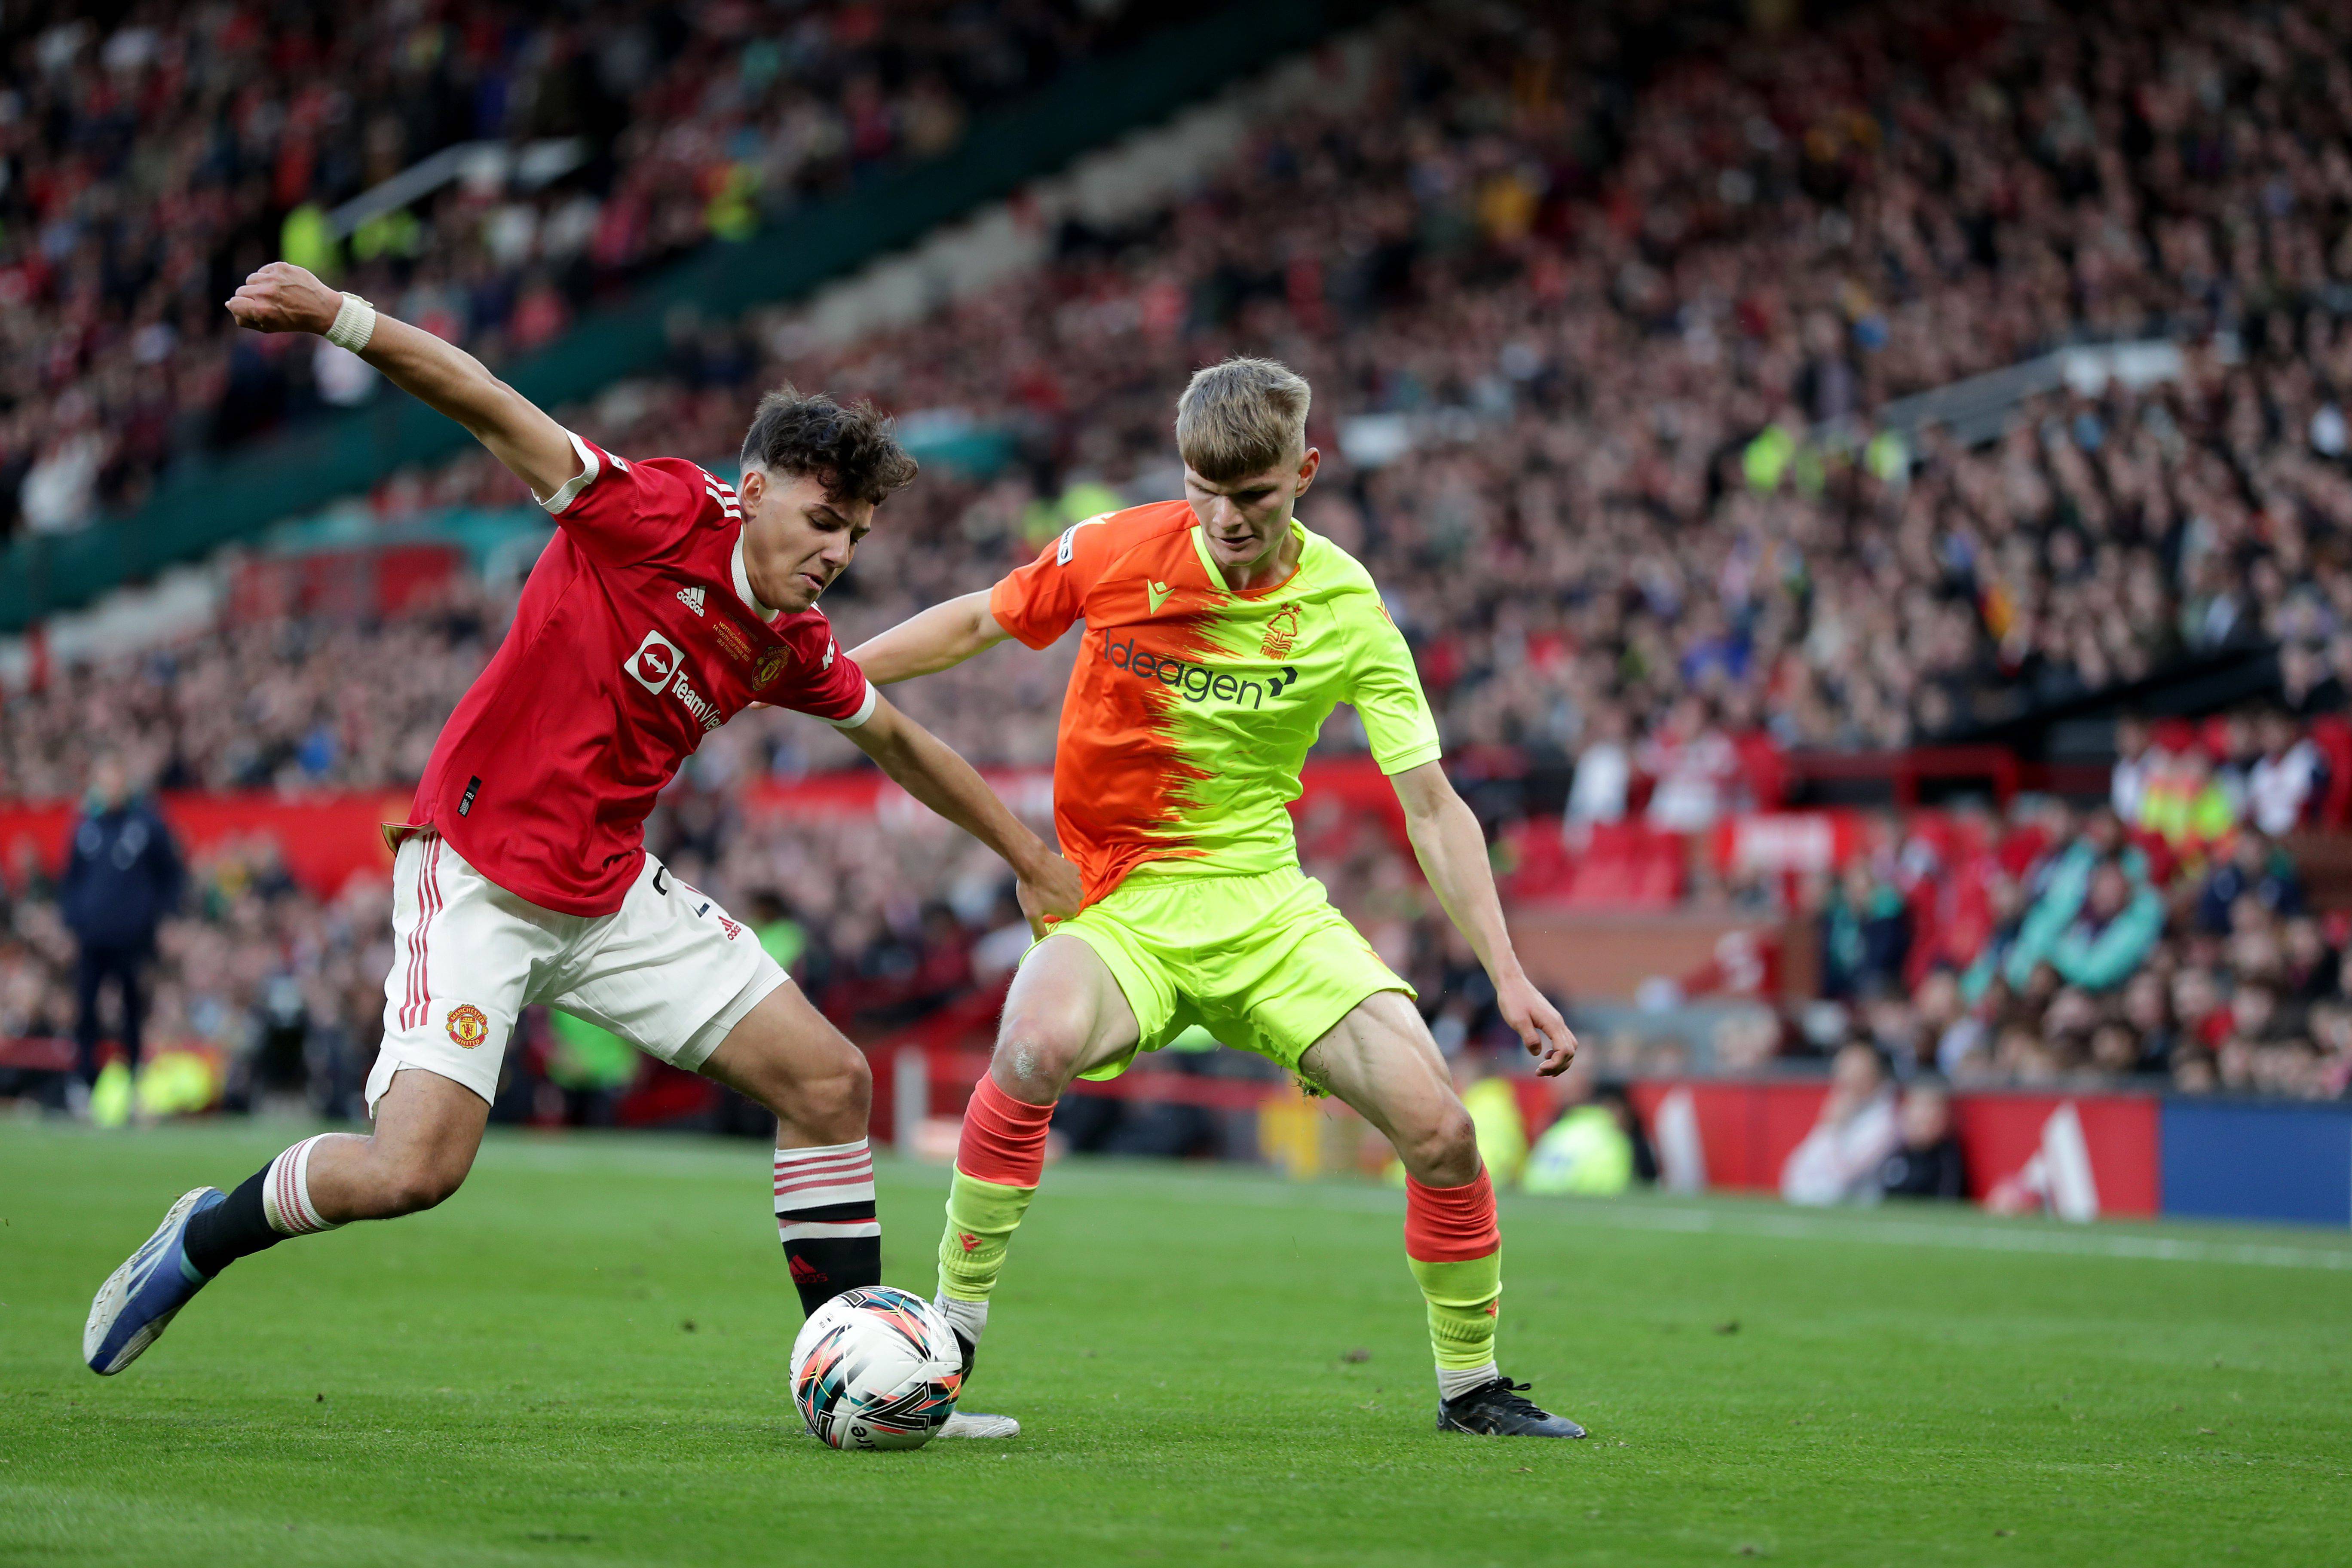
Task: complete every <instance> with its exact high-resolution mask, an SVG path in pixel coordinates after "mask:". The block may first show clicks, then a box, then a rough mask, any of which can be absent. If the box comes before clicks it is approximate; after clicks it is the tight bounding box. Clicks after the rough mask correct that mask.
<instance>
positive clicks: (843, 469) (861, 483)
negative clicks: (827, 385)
mask: <svg viewBox="0 0 2352 1568" xmlns="http://www.w3.org/2000/svg"><path fill="white" fill-rule="evenodd" d="M753 464H757V465H759V466H760V467H761V468H765V469H767V470H768V472H770V473H772V474H806V475H808V476H810V477H811V478H813V479H815V480H816V481H817V482H818V483H819V484H822V485H823V486H824V490H825V494H827V495H828V496H831V497H832V498H833V499H835V500H862V501H866V502H868V503H870V504H872V505H876V506H879V505H880V504H881V503H882V501H883V500H885V499H886V498H887V497H888V495H889V494H890V492H891V491H893V490H896V489H902V488H904V487H905V486H906V485H908V484H909V483H911V482H912V481H913V479H914V478H915V459H914V458H910V457H908V455H907V449H906V448H905V447H901V446H900V445H898V431H897V430H896V429H895V428H893V427H892V423H891V420H890V418H889V416H887V415H885V414H883V413H882V412H881V411H880V410H879V409H877V408H876V407H875V406H874V405H872V404H870V403H866V402H857V403H853V404H850V405H848V406H846V407H844V406H843V405H841V404H839V403H836V402H835V401H834V400H833V398H831V397H830V396H828V395H825V394H824V393H822V392H819V393H815V394H813V395H808V396H803V395H801V392H800V390H799V389H798V388H797V387H794V386H793V384H791V383H790V382H786V383H785V384H783V385H782V386H779V387H777V388H776V389H775V390H774V391H772V392H771V393H769V394H767V395H765V396H763V397H761V399H760V406H759V408H758V409H757V410H756V411H755V412H754V413H753V414H752V416H751V429H749V430H747V431H745V432H744V434H743V466H744V467H745V468H750V467H751V466H752V465H753Z"/></svg>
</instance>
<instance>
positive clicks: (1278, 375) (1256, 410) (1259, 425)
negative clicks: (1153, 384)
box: [1176, 358, 1314, 485]
mask: <svg viewBox="0 0 2352 1568" xmlns="http://www.w3.org/2000/svg"><path fill="white" fill-rule="evenodd" d="M1313 401H1314V394H1313V393H1312V392H1310V391H1309V390H1308V389H1307V378H1306V377H1305V376H1303V375H1300V374H1298V373H1297V372H1296V371H1294V370H1292V369H1291V368H1290V367H1289V366H1287V365H1284V364H1277V363H1275V362H1274V361H1273V360H1270V359H1240V358H1236V359H1229V360H1226V361H1225V362H1224V363H1222V364H1213V365H1210V366H1208V367H1207V368H1206V369H1204V370H1198V371H1195V372H1193V373H1192V381H1191V382H1190V383H1188V384H1186V385H1185V388H1184V395H1183V396H1181V397H1180V398H1178V399H1177V400H1176V452H1177V455H1178V456H1179V457H1181V458H1183V459H1184V466H1185V467H1186V468H1190V469H1192V471H1193V472H1194V473H1196V474H1198V475H1200V476H1201V477H1202V479H1207V480H1209V481H1210V482H1211V483H1213V484H1221V485H1222V484H1231V483H1232V482H1233V481H1234V480H1235V479H1246V478H1247V477H1248V476H1250V475H1252V474H1257V473H1263V472H1265V470H1266V469H1268V468H1273V467H1275V466H1276V464H1286V463H1295V462H1297V461H1298V459H1299V458H1303V457H1305V456H1306V455H1307V405H1309V404H1310V403H1312V402H1313Z"/></svg>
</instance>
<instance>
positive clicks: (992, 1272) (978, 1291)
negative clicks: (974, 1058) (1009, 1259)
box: [940, 1078, 1054, 1340]
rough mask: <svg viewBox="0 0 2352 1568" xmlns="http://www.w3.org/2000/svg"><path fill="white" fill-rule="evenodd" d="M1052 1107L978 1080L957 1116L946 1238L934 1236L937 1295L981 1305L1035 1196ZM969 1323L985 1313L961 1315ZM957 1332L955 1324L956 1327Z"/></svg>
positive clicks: (980, 1320)
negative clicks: (959, 1134)
mask: <svg viewBox="0 0 2352 1568" xmlns="http://www.w3.org/2000/svg"><path fill="white" fill-rule="evenodd" d="M1053 1121H1054V1108H1053V1107H1052V1106H1050V1105H1031V1104H1029V1103H1028V1102H1027V1101H1025V1100H1015V1099H1013V1097H1012V1096H1011V1095H1009V1094H1007V1093H1005V1092H1004V1091H1003V1089H999V1088H997V1087H996V1083H995V1080H994V1079H987V1078H983V1079H981V1080H980V1087H979V1088H978V1089H974V1090H973V1091H972V1096H971V1105H970V1106H969V1107H967V1108H966V1109H965V1110H964V1114H963V1136H962V1138H961V1140H960V1141H959V1142H957V1145H956V1169H955V1180H954V1182H953V1184H951V1185H950V1187H949V1189H948V1223H947V1232H946V1234H945V1235H943V1236H942V1237H940V1299H941V1300H945V1301H971V1302H985V1301H987V1300H988V1298H989V1293H990V1292H991V1291H992V1290H994V1289H996V1276H997V1273H998V1271H999V1270H1000V1269H1002V1268H1003V1266H1004V1253H1005V1248H1006V1247H1007V1246H1009V1245H1010V1243H1011V1242H1012V1239H1013V1230H1014V1228H1015V1227H1017V1226H1019V1225H1020V1224H1021V1216H1022V1215H1023V1214H1024V1213H1026V1212H1027V1210H1028V1207H1029V1200H1030V1199H1031V1198H1032V1197H1034V1196H1035V1195H1036V1192H1037V1181H1038V1177H1039V1175H1040V1174H1041V1173H1043V1172H1044V1170H1045V1133H1046V1131H1047V1130H1048V1129H1049V1128H1050V1127H1051V1126H1052V1125H1053ZM964 1316H965V1317H966V1318H967V1319H969V1320H971V1321H972V1323H973V1324H974V1331H972V1332H971V1335H970V1337H971V1338H972V1339H974V1340H977V1339H978V1338H979V1334H978V1332H977V1325H978V1324H981V1323H984V1322H985V1321H986V1315H985V1313H966V1314H964ZM958 1326H959V1327H960V1328H961V1327H962V1326H963V1325H961V1324H959V1325H958Z"/></svg>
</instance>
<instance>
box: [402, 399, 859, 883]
mask: <svg viewBox="0 0 2352 1568" xmlns="http://www.w3.org/2000/svg"><path fill="white" fill-rule="evenodd" d="M572 446H573V447H575V448H576V449H577V450H578V452H579V454H580V459H581V463H582V465H583V468H582V471H581V472H580V474H579V475H578V476H577V477H575V478H574V479H572V481H571V482H570V483H568V484H566V485H565V486H564V487H563V488H562V489H560V490H558V491H557V492H556V493H555V494H553V495H551V496H549V497H548V498H546V499H545V500H542V501H541V503H540V504H541V505H542V506H544V507H545V508H546V509H547V510H549V512H551V513H552V514H553V515H554V518H555V521H556V525H557V526H556V532H555V537H554V539H553V540H551V541H550V542H549V543H548V546H547V548H546V550H544V551H543V552H541V554H540V557H539V563H538V564H537V565H535V566H533V567H532V568H531V572H530V580H529V581H528V582H526V583H525V584H523V589H522V598H521V600H520V603H519V604H518V605H516V607H515V618H514V625H513V626H511V627H509V629H508V631H507V636H506V640H505V641H504V642H502V643H500V644H499V651H498V652H497V653H496V654H494V655H492V656H491V658H490V662H489V666H488V668H486V669H484V670H483V671H482V673H481V676H480V678H479V679H477V680H476V681H475V682H474V684H473V686H472V687H471V688H470V689H468V690H467V693H466V695H465V696H464V697H463V698H462V699H460V700H459V701H458V703H457V711H455V712H454V713H452V714H450V716H449V721H448V722H447V723H446V724H445V725H443V726H442V728H441V738H440V739H439V740H438V741H437V742H435V743H434V747H433V760H432V761H431V762H429V763H426V764H425V777H424V780H423V782H421V783H420V784H418V785H417V786H416V799H415V804H414V805H411V806H410V808H409V813H408V826H411V827H425V826H430V827H432V828H433V829H435V830H436V832H438V833H439V834H440V835H441V836H442V837H444V838H446V839H447V840H448V841H449V843H450V846H451V847H454V848H455V849H456V850H457V853H459V854H460V855H463V856H464V857H465V858H467V860H468V861H470V862H471V863H472V864H473V866H474V867H475V868H476V869H478V870H479V871H480V872H481V873H482V875H483V876H485V877H488V879H490V880H491V881H493V882H495V883H497V884H498V885H499V887H501V888H504V889H506V890H507V891H509V892H510V893H513V894H515V895H516V896H517V897H520V898H524V899H528V900H530V901H531V902H532V903H534V904H538V905H540V906H541V908H543V909H549V910H555V911H557V912H558V913H561V914H567V915H607V914H611V913H612V912H613V911H614V910H618V909H619V908H620V907H621V900H622V896H623V895H624V894H625V893H626V892H627V891H628V889H629V885H630V884H631V883H632V882H634V881H635V879H636V876H637V869H638V867H639V866H640V865H642V864H643V862H644V859H645V823H646V813H648V812H650V811H651V810H652V809H653V805H654V797H655V796H656V795H658V794H659V793H660V792H661V789H662V786H663V785H665V784H668V783H669V781H670V779H671V777H672V776H673V775H674V774H676V773H677V769H678V764H679V763H682V762H684V761H685V760H686V757H687V754H688V752H692V751H693V750H694V748H695V747H696V746H697V745H698V744H700V743H701V741H702V737H703V735H704V734H705V733H707V732H708V731H712V730H716V729H717V728H719V725H721V724H723V723H725V722H726V721H728V720H730V719H731V718H733V717H734V716H735V715H736V714H738V713H740V712H741V711H742V710H743V709H744V708H745V707H746V706H747V705H749V704H750V703H751V702H754V701H760V702H767V703H771V704H773V705H774V706H776V707H779V708H792V709H796V710H799V711H801V712H803V713H811V714H814V715H815V716H816V717H818V718H820V719H823V720H825V721H827V722H829V723H832V724H835V725H837V726H839V727H840V728H842V729H845V730H846V729H854V728H856V726H858V725H860V724H863V723H865V722H866V720H867V718H869V717H870V716H871V715H872V714H873V712H874V704H875V700H876V699H875V692H874V689H873V688H872V687H870V686H868V685H867V684H866V675H865V672H864V671H862V670H860V669H859V668H857V666H856V664H854V663H852V662H851V661H850V659H849V658H848V657H847V656H846V655H845V654H843V653H842V651H841V649H840V647H838V646H837V645H836V644H835V642H834V639H833V628H832V626H831V625H830V624H829V623H827V622H826V620H825V618H824V615H823V613H821V612H819V611H816V610H803V611H802V612H800V613H799V614H797V615H789V616H788V615H782V614H779V613H773V612H771V611H770V610H769V609H768V608H767V606H766V605H761V603H759V601H758V600H757V599H755V598H754V597H753V596H752V594H751V580H750V578H748V577H747V576H746V575H745V574H744V572H743V544H742V535H743V512H742V505H741V502H740V501H739V500H737V499H736V495H735V492H734V490H733V489H731V488H730V487H729V486H727V485H725V484H723V483H721V482H720V481H719V479H716V478H714V477H713V476H712V475H710V474H709V473H706V472H705V471H703V470H702V469H701V468H698V467H696V466H695V465H694V464H692V463H689V462H687V461H685V460H683V459H682V458H647V459H646V460H645V461H643V462H634V463H633V462H626V461H624V460H623V459H621V458H615V457H614V456H613V455H612V454H611V453H609V452H606V451H604V449H603V448H601V447H597V446H595V445H594V444H593V443H592V442H587V441H583V440H582V439H581V438H580V437H577V436H574V437H572Z"/></svg>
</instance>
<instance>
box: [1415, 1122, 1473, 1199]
mask: <svg viewBox="0 0 2352 1568" xmlns="http://www.w3.org/2000/svg"><path fill="white" fill-rule="evenodd" d="M1401 1142H1402V1144H1403V1146H1402V1147H1401V1148H1399V1149H1398V1150H1397V1155H1398V1157H1399V1158H1401V1159H1402V1160H1403V1162H1404V1164H1405V1169H1407V1170H1409V1171H1411V1172H1412V1173H1413V1176H1414V1178H1415V1179H1416V1180H1418V1181H1422V1182H1425V1183H1427V1184H1429V1185H1431V1186H1433V1187H1458V1186H1461V1185H1462V1184H1464V1183H1465V1182H1473V1181H1475V1180H1477V1178H1478V1128H1477V1125H1476V1123H1475V1122H1473V1121H1471V1120H1470V1113H1469V1112H1468V1111H1467V1110H1463V1109H1462V1107H1461V1106H1459V1105H1450V1106H1447V1107H1446V1108H1445V1109H1444V1110H1440V1111H1438V1112H1436V1113H1435V1114H1434V1115H1433V1116H1432V1117H1431V1118H1430V1119H1429V1120H1428V1121H1425V1122H1423V1124H1422V1125H1420V1126H1418V1127H1416V1128H1414V1129H1412V1131H1410V1132H1408V1133H1406V1134H1405V1135H1404V1136H1403V1137H1402V1140H1401Z"/></svg>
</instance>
